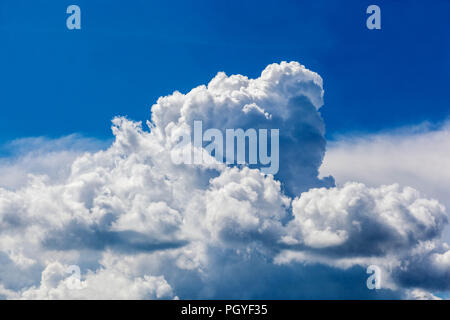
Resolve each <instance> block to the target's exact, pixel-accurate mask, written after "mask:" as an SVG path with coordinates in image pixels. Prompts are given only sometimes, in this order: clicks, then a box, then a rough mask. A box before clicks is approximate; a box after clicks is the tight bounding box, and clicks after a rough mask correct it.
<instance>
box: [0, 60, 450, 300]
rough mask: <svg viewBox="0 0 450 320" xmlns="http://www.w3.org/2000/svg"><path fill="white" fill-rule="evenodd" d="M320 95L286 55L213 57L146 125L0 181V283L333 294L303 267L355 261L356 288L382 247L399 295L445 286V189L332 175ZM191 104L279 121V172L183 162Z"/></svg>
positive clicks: (131, 291)
mask: <svg viewBox="0 0 450 320" xmlns="http://www.w3.org/2000/svg"><path fill="white" fill-rule="evenodd" d="M322 104H323V89H322V79H321V78H320V76H319V75H318V74H316V73H314V72H311V71H309V70H307V69H306V68H305V67H303V66H301V65H300V64H298V63H296V62H291V63H286V62H282V63H281V64H272V65H269V66H268V67H267V68H266V69H265V70H264V71H263V72H262V74H261V76H260V77H259V78H257V79H248V78H247V77H244V76H240V75H233V76H230V77H228V76H226V75H225V74H224V73H219V74H218V75H217V76H216V77H215V78H214V79H212V80H211V82H210V83H209V84H208V85H207V86H199V87H197V88H195V89H193V90H192V91H190V92H189V93H187V94H182V93H179V92H175V93H174V94H172V95H170V96H167V97H162V98H160V99H159V100H158V102H157V103H156V104H155V105H154V106H153V107H152V118H151V121H149V122H148V127H149V129H150V130H144V129H143V128H142V126H141V124H140V123H138V122H133V121H130V120H127V119H125V118H116V119H114V120H113V134H114V136H115V140H114V142H113V143H112V145H111V146H110V147H109V148H107V149H105V150H101V151H97V152H86V153H84V154H81V155H79V156H76V157H72V158H70V159H73V160H71V161H69V162H68V163H67V157H62V159H63V161H65V162H66V163H67V165H66V166H67V170H65V171H62V173H61V174H59V175H57V177H56V176H55V175H54V174H51V172H48V173H46V172H45V167H44V169H42V170H41V171H40V172H39V173H40V174H39V175H37V174H31V175H29V177H28V179H27V180H26V182H25V183H23V184H21V185H15V186H14V188H12V187H9V188H6V187H5V188H0V259H1V261H2V263H1V266H0V283H1V285H0V295H3V296H5V297H6V298H150V299H153V298H176V297H180V298H215V297H222V298H226V297H229V298H232V297H238V298H255V297H265V298H271V297H272V298H273V297H280V298H282V297H285V298H295V297H329V298H332V297H334V298H338V297H342V296H339V292H335V293H334V294H335V295H333V294H331V295H328V296H327V294H329V292H333V291H326V292H323V293H321V292H314V291H305V290H306V288H308V287H309V288H310V287H311V284H305V283H298V281H299V279H305V273H306V272H307V274H308V277H309V276H311V277H312V279H313V280H317V281H322V282H323V280H318V278H317V277H322V278H323V274H324V273H328V274H329V275H330V279H336V278H339V277H333V276H332V275H333V274H336V273H337V272H343V273H346V272H347V273H346V274H347V275H348V274H351V276H349V277H350V278H351V279H352V280H351V281H357V282H353V283H350V282H346V283H341V284H339V285H340V286H341V287H345V286H347V287H351V288H356V287H358V288H359V287H361V286H364V285H365V280H366V276H365V275H364V274H363V275H362V276H361V277H360V278H358V277H357V276H355V272H357V270H359V269H357V268H360V267H363V268H364V267H366V266H367V265H369V264H374V263H376V264H378V265H379V266H380V268H382V270H383V271H384V272H385V273H386V277H385V278H386V281H384V283H383V284H382V285H383V288H385V289H391V290H393V291H392V292H393V294H395V295H396V294H407V297H413V296H420V297H427V296H432V295H430V294H428V293H427V292H426V291H424V290H423V289H444V290H445V289H449V288H450V283H449V282H448V279H449V277H448V266H449V264H448V261H449V259H448V255H449V252H450V251H448V247H447V246H446V244H445V243H442V242H441V241H440V240H439V236H440V233H441V231H442V229H443V227H444V225H445V224H446V223H447V215H446V213H445V208H444V207H443V206H442V205H441V204H439V203H438V202H437V201H435V200H429V199H425V198H423V197H421V195H420V194H419V192H418V191H416V190H413V189H411V188H403V189H401V188H400V187H399V186H397V185H392V186H382V187H378V188H368V187H366V186H365V185H363V184H358V183H349V184H346V185H345V186H343V187H339V188H336V187H334V181H333V178H331V177H328V178H325V179H319V178H318V169H319V167H320V165H321V163H322V158H323V156H324V153H325V138H324V123H323V121H322V118H321V116H320V113H319V108H320V107H321V106H322ZM194 120H202V121H203V125H204V127H205V128H208V127H210V128H218V129H220V130H225V129H226V128H243V129H246V128H266V129H271V128H278V129H280V171H279V173H278V174H277V175H275V177H274V176H272V175H264V174H263V173H261V171H260V170H259V169H258V168H248V167H246V166H226V165H225V164H223V163H221V162H210V163H200V164H179V165H177V164H174V163H173V162H172V161H171V152H172V151H173V149H174V148H175V146H176V145H177V142H178V140H177V139H178V137H179V136H180V133H183V132H184V133H191V131H192V128H193V121H194ZM57 154H58V153H56V154H55V157H56V156H57ZM20 163H21V162H20V161H18V162H17V163H16V164H15V168H17V166H18V165H20ZM3 170H5V169H4V168H3ZM21 177H22V179H23V175H22V176H21ZM311 264H312V265H313V266H314V267H312V269H311ZM71 265H77V266H80V269H81V279H80V282H79V283H78V284H79V286H78V287H76V288H74V287H73V286H70V285H68V284H70V283H72V281H73V278H72V277H73V275H72V276H71V275H70V274H68V273H66V271H67V270H70V268H68V266H71ZM249 268H253V269H255V270H258V271H259V273H258V275H259V276H260V277H263V279H265V280H264V282H262V283H261V282H260V281H261V279H257V278H255V277H254V275H252V274H254V272H253V271H251V270H250V269H249ZM355 268H356V269H355ZM425 268H426V269H427V270H428V271H427V276H425V275H424V274H422V273H420V272H421V270H424V269H425ZM253 269H252V270H253ZM339 270H347V271H339ZM348 270H350V271H348ZM355 270H356V271H355ZM314 274H315V275H316V278H314ZM356 274H357V273H356ZM445 279H447V280H445ZM439 280H442V281H439ZM348 281H350V280H348ZM292 283H297V284H298V285H299V286H300V287H295V286H292V285H289V284H292ZM302 284H303V285H304V287H303V288H302V287H301V285H302ZM438 284H439V285H438ZM325 285H326V284H325ZM331 287H333V288H336V284H331ZM410 287H411V288H417V289H416V291H414V292H415V293H414V292H412V291H408V290H409V289H408V288H410ZM277 288H283V291H282V292H280V291H278V289H277ZM419 293H420V294H419ZM356 294H357V293H356ZM364 294H366V295H367V292H366V293H364ZM353 297H356V296H353Z"/></svg>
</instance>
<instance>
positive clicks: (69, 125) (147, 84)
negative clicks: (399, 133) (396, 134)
mask: <svg viewBox="0 0 450 320" xmlns="http://www.w3.org/2000/svg"><path fill="white" fill-rule="evenodd" d="M372 2H373V1H347V2H346V3H345V5H342V3H341V2H339V1H276V2H275V1H195V2H193V3H191V2H188V1H138V0H134V1H128V2H127V4H126V5H125V4H124V3H122V2H118V1H108V2H107V1H98V0H94V1H93V0H90V1H82V0H77V1H47V0H39V1H23V0H14V1H12V0H4V1H2V2H1V4H0V41H1V50H0V70H1V73H0V88H1V89H0V90H1V91H0V92H1V93H0V106H1V108H2V117H1V119H0V143H4V142H6V141H8V140H11V139H15V138H20V137H28V136H49V137H58V136H62V135H67V134H71V133H75V132H76V133H81V134H83V135H86V136H90V137H97V138H109V137H110V120H111V119H112V118H113V117H114V116H117V115H126V116H128V117H130V118H131V119H135V120H146V119H148V118H149V115H150V113H149V107H150V106H151V105H152V104H153V103H155V102H156V99H157V98H158V97H159V96H162V95H167V94H170V93H172V92H173V91H174V90H180V91H181V92H186V91H188V90H190V89H191V88H193V87H195V86H197V85H200V84H204V83H207V82H208V81H209V80H210V79H211V78H212V77H213V76H214V75H215V74H216V73H217V72H218V71H225V72H226V73H227V74H235V73H239V74H245V75H247V76H249V77H257V76H258V75H259V73H260V72H261V70H262V69H263V68H264V67H265V66H266V65H267V64H269V63H273V62H280V61H283V60H286V61H291V60H295V61H299V62H301V63H302V64H304V65H305V66H306V67H307V68H309V69H311V70H314V71H316V72H318V73H319V74H320V75H321V76H322V77H323V78H324V89H325V106H324V107H323V108H322V110H321V113H322V115H323V117H324V120H325V123H326V127H327V136H328V137H332V136H333V134H335V133H342V132H347V131H365V132H371V131H377V130H381V129H386V128H391V127H396V126H401V125H405V124H415V123H420V122H422V121H424V120H431V121H434V122H435V121H442V120H444V119H446V118H447V117H448V110H449V101H450V90H448V80H449V79H448V77H449V73H450V59H449V54H450V51H449V50H450V48H449V41H448V38H449V34H450V24H449V23H448V12H449V10H450V2H449V1H444V0H437V1H432V2H429V1H426V2H425V1H377V2H376V3H377V4H378V5H379V6H380V7H381V11H382V29H381V30H368V29H367V28H366V27H365V20H366V17H367V14H366V13H365V9H366V8H367V6H368V5H369V4H372ZM75 3H76V4H77V5H79V6H80V8H81V11H82V30H75V31H69V30H67V28H66V25H65V20H66V17H67V14H66V8H67V6H68V5H70V4H75Z"/></svg>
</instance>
